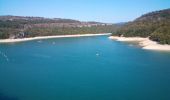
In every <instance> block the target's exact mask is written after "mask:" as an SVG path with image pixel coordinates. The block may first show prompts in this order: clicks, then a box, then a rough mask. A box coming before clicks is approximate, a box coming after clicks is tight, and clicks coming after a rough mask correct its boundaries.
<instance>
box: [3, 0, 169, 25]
mask: <svg viewBox="0 0 170 100" xmlns="http://www.w3.org/2000/svg"><path fill="white" fill-rule="evenodd" d="M167 8H170V0H0V15H17V16H39V17H47V18H68V19H76V20H80V21H99V22H106V23H119V22H127V21H132V20H134V19H135V18H137V17H140V16H141V15H143V14H145V13H148V12H151V11H156V10H162V9H167Z"/></svg>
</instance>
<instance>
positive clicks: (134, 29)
mask: <svg viewBox="0 0 170 100" xmlns="http://www.w3.org/2000/svg"><path fill="white" fill-rule="evenodd" d="M113 35H119V36H120V35H123V36H125V37H134V36H140V37H149V38H150V39H151V40H154V41H157V42H159V43H161V44H170V9H165V10H160V11H154V12H151V13H148V14H144V15H142V16H141V17H139V18H137V19H136V20H134V21H132V22H129V23H127V24H125V25H124V26H123V27H122V28H120V29H119V30H118V31H117V32H115V33H114V34H113Z"/></svg>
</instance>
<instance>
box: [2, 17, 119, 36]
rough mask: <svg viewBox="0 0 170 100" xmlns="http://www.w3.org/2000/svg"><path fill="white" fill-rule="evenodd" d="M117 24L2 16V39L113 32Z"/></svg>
mask: <svg viewBox="0 0 170 100" xmlns="http://www.w3.org/2000/svg"><path fill="white" fill-rule="evenodd" d="M116 29H118V27H117V26H116V25H110V24H107V23H101V22H94V21H92V22H82V21H78V20H72V19H62V18H44V17H27V16H26V17H25V16H10V15H8V16H0V39H7V38H25V37H35V36H48V35H67V34H90V33H91V34H95V33H111V32H113V31H114V30H116Z"/></svg>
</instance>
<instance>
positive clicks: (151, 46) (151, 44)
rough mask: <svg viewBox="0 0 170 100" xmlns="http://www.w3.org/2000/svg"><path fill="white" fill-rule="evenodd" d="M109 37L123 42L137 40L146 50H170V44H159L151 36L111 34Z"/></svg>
mask: <svg viewBox="0 0 170 100" xmlns="http://www.w3.org/2000/svg"><path fill="white" fill-rule="evenodd" d="M109 39H112V40H116V41H121V42H137V43H138V45H139V46H141V47H142V49H146V50H155V51H170V45H163V44H158V43H157V42H155V41H152V40H150V39H149V38H142V37H118V36H110V37H109Z"/></svg>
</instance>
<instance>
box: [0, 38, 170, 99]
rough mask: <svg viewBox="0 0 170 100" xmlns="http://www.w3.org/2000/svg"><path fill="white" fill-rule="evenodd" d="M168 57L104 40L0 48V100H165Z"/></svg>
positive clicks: (169, 81)
mask: <svg viewBox="0 0 170 100" xmlns="http://www.w3.org/2000/svg"><path fill="white" fill-rule="evenodd" d="M169 84H170V53H168V52H158V51H148V50H142V49H141V48H140V47H138V46H136V45H134V44H133V45H131V44H128V43H122V42H116V41H112V40H110V39H108V37H107V36H96V37H80V38H58V39H48V40H42V41H41V42H39V41H37V40H35V41H29V42H22V43H12V44H0V100H1V99H2V100H170V85H169Z"/></svg>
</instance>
